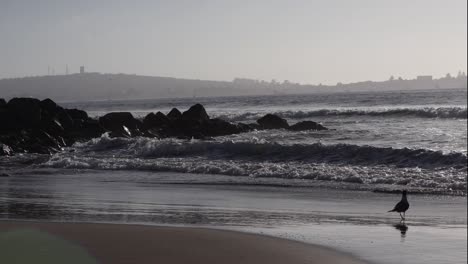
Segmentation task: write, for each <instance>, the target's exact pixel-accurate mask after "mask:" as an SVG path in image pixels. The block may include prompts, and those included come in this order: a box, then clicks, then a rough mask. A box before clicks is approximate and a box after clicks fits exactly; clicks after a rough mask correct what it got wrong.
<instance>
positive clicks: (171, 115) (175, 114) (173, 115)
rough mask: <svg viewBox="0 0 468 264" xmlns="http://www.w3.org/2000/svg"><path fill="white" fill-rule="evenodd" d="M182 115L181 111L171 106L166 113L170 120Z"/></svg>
mask: <svg viewBox="0 0 468 264" xmlns="http://www.w3.org/2000/svg"><path fill="white" fill-rule="evenodd" d="M181 117H182V113H181V112H180V111H179V109H177V108H172V110H171V111H170V112H169V113H168V114H167V118H169V119H171V120H177V119H179V118H181Z"/></svg>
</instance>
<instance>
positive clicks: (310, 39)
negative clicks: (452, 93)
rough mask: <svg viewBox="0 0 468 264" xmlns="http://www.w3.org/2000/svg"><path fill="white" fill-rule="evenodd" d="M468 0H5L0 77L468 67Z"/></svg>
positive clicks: (346, 77)
mask: <svg viewBox="0 0 468 264" xmlns="http://www.w3.org/2000/svg"><path fill="white" fill-rule="evenodd" d="M466 8H467V2H466V0H449V1H438V0H426V1H422V0H415V1H403V0H397V1H392V2H387V1H370V0H357V1H352V2H351V1H345V0H332V1H305V0H293V1H266V0H253V1H230V2H227V1H223V2H220V1H212V0H204V1H197V2H195V1H149V0H140V1H134V2H132V3H130V2H128V1H91V0H83V1H79V2H78V3H77V2H76V1H67V0H65V1H54V0H44V1H26V0H20V1H10V0H4V1H1V2H0V36H1V37H2V41H1V44H0V58H1V60H0V79H4V78H14V77H23V76H41V75H47V74H52V73H54V74H65V73H66V72H69V73H75V72H76V73H78V72H79V71H80V66H85V69H86V71H87V72H102V73H126V74H137V75H146V76H167V77H176V78H187V79H202V80H222V81H232V80H233V79H235V78H250V79H259V80H266V81H271V80H272V79H275V80H277V81H279V82H282V81H284V80H289V81H291V82H298V83H302V84H319V83H323V84H336V83H338V82H343V83H352V82H359V81H366V80H374V81H382V80H387V79H388V78H389V77H390V76H394V77H395V78H398V77H402V78H403V79H413V78H416V76H419V75H432V76H434V77H435V78H439V77H443V76H445V75H446V74H447V73H450V74H452V75H456V74H457V73H458V71H462V72H466V71H467V61H466V57H467V50H466V47H467V13H466V12H467V11H466Z"/></svg>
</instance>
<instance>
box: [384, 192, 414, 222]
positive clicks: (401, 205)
mask: <svg viewBox="0 0 468 264" xmlns="http://www.w3.org/2000/svg"><path fill="white" fill-rule="evenodd" d="M408 208H409V203H408V199H407V198H406V190H404V191H403V192H402V196H401V201H400V202H398V203H397V204H396V205H395V208H393V209H392V210H390V211H388V212H398V213H399V214H400V217H401V220H405V216H406V215H405V212H406V211H407V210H408ZM401 213H403V215H401Z"/></svg>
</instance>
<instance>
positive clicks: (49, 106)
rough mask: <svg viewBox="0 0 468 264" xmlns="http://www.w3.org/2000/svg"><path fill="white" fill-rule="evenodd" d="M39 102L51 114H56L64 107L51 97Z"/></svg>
mask: <svg viewBox="0 0 468 264" xmlns="http://www.w3.org/2000/svg"><path fill="white" fill-rule="evenodd" d="M39 104H40V106H41V109H42V110H43V111H44V112H45V113H48V114H49V115H51V116H56V115H57V112H58V110H60V109H63V108H62V107H60V106H58V105H57V104H56V103H55V102H54V101H52V100H51V99H49V98H47V99H44V100H42V101H41V102H40V103H39Z"/></svg>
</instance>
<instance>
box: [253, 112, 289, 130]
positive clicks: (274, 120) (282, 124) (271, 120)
mask: <svg viewBox="0 0 468 264" xmlns="http://www.w3.org/2000/svg"><path fill="white" fill-rule="evenodd" d="M257 123H258V124H260V126H261V127H262V128H263V129H279V128H288V127H289V124H288V121H286V119H283V118H281V117H279V116H277V115H272V114H266V115H265V116H264V117H262V118H260V119H258V120H257Z"/></svg>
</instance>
